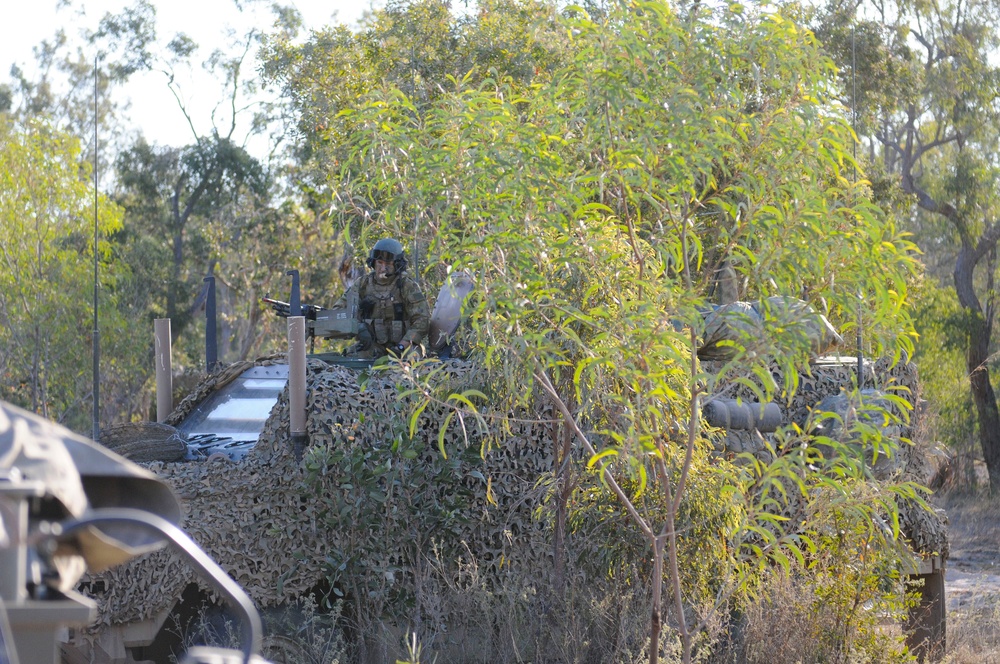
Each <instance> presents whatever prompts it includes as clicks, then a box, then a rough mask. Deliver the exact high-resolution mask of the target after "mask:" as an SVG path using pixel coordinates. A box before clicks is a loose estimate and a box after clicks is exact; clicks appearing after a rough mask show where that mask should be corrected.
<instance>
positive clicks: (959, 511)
mask: <svg viewBox="0 0 1000 664" xmlns="http://www.w3.org/2000/svg"><path fill="white" fill-rule="evenodd" d="M933 502H934V503H935V504H937V505H938V506H940V507H943V508H944V509H945V511H946V512H947V514H948V539H949V544H950V547H951V553H950V556H949V557H948V561H947V564H946V567H945V594H946V598H947V604H948V648H947V654H946V657H945V662H947V663H948V664H971V663H972V662H977V663H983V664H1000V499H997V498H993V499H991V498H989V497H988V495H987V494H985V493H983V492H951V493H948V494H943V495H938V496H935V497H934V501H933Z"/></svg>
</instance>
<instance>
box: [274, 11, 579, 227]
mask: <svg viewBox="0 0 1000 664" xmlns="http://www.w3.org/2000/svg"><path fill="white" fill-rule="evenodd" d="M450 5H451V3H449V2H446V1H443V0H423V1H420V2H410V1H407V0H394V1H392V2H389V3H387V5H386V6H385V8H383V9H380V10H376V11H375V12H374V13H373V15H372V17H371V18H370V19H369V21H368V23H367V24H366V25H364V26H363V27H361V28H360V29H359V30H357V31H352V30H350V29H348V28H347V27H345V26H332V27H328V28H324V29H322V30H318V31H315V32H313V33H311V35H310V37H309V39H308V40H307V41H306V42H305V43H302V44H299V43H297V42H296V40H295V38H296V37H297V32H295V31H278V32H275V33H273V34H270V35H268V36H267V38H266V39H265V41H264V48H263V49H262V54H261V59H262V60H263V62H264V66H263V76H264V79H265V81H267V82H269V83H270V84H272V85H277V86H280V88H281V90H282V92H283V94H284V96H285V98H286V99H288V100H289V101H290V103H291V105H292V108H293V109H294V114H295V118H296V125H297V136H296V138H297V141H296V144H295V152H296V162H297V163H298V166H297V174H298V175H297V179H298V180H300V184H299V187H300V190H301V191H302V192H303V193H304V194H306V195H307V196H310V197H314V200H315V202H314V204H313V206H314V207H315V208H316V209H317V210H319V209H323V208H324V207H325V206H326V199H325V196H327V195H328V191H329V188H330V187H332V188H334V189H336V188H337V186H338V183H337V182H336V180H335V178H338V177H340V176H341V173H340V169H339V168H336V167H335V166H336V165H337V164H339V163H341V162H342V161H343V160H344V158H345V155H344V153H343V146H344V144H345V141H346V140H347V137H348V136H350V135H351V133H352V132H353V131H354V130H355V126H354V125H353V124H352V121H351V119H350V116H348V115H342V114H341V112H342V111H346V110H350V109H352V108H354V107H355V106H356V104H357V103H358V100H360V99H362V98H364V96H365V95H367V94H369V93H371V92H372V91H374V90H378V89H382V88H384V87H385V86H394V87H395V88H396V89H398V90H400V91H401V92H402V93H404V94H405V95H406V96H407V98H408V99H409V100H410V101H411V102H412V103H413V105H414V107H415V112H419V109H422V108H425V107H426V106H427V105H428V104H429V103H431V102H433V101H434V100H435V99H437V98H438V97H439V96H440V95H441V94H442V92H443V91H444V89H445V86H446V85H447V81H448V79H449V78H453V79H461V78H463V77H466V76H470V77H471V78H470V84H475V82H478V81H482V80H484V79H486V78H489V77H492V76H495V75H500V76H504V77H509V78H510V79H511V80H512V81H516V82H517V83H518V84H519V85H518V88H520V87H521V86H528V85H530V84H531V82H532V81H533V80H535V79H536V78H537V77H545V76H547V75H548V74H549V73H550V72H551V70H552V69H553V68H555V67H556V66H557V64H558V63H559V62H561V59H562V57H563V53H564V51H565V48H566V38H565V34H564V33H563V32H562V31H561V30H560V29H559V28H558V25H557V22H556V18H557V14H556V11H555V8H554V7H553V6H552V5H550V4H548V3H546V2H539V1H538V0H488V1H486V2H479V3H477V5H476V11H475V12H474V13H471V14H470V15H469V16H467V17H465V18H457V17H456V16H455V15H454V14H453V13H452V12H451V9H450ZM331 166H334V168H331ZM317 198H318V200H316V199H317ZM355 203H356V202H355V201H344V202H343V203H342V205H341V206H338V207H340V208H343V209H348V210H352V211H353V210H354V208H353V205H354V204H355ZM362 212H363V210H362Z"/></svg>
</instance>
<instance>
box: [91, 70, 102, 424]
mask: <svg viewBox="0 0 1000 664" xmlns="http://www.w3.org/2000/svg"><path fill="white" fill-rule="evenodd" d="M98 57H99V56H96V55H95V56H94V335H93V340H94V435H93V438H94V441H99V440H100V436H101V332H100V329H99V328H98V327H97V292H98V282H97V241H98V235H97V168H98V163H97V162H98V154H99V153H98V143H97V59H98Z"/></svg>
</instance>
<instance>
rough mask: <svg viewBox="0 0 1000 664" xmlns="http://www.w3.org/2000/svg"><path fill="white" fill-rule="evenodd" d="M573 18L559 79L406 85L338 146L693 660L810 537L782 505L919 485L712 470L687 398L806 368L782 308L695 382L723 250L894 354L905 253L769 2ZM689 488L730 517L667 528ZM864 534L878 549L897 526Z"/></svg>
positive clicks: (753, 273)
mask: <svg viewBox="0 0 1000 664" xmlns="http://www.w3.org/2000/svg"><path fill="white" fill-rule="evenodd" d="M562 26H563V30H564V31H565V32H566V33H567V34H571V35H573V40H572V44H571V48H569V49H568V51H567V58H566V62H565V65H564V66H563V67H557V68H555V70H554V71H553V72H551V74H550V75H548V76H546V77H545V78H544V79H541V80H535V81H534V83H535V84H534V85H532V86H524V85H522V83H521V81H519V80H517V79H516V78H512V77H508V76H505V72H504V71H503V70H497V71H495V72H491V74H492V75H491V76H490V77H486V78H479V77H477V76H476V74H475V72H473V73H472V74H469V75H467V76H455V77H452V78H450V79H449V80H448V81H447V84H446V82H445V81H439V82H438V85H439V86H440V87H441V88H442V91H441V92H440V93H439V94H438V95H437V96H436V98H434V99H432V100H428V101H427V102H426V103H423V100H421V102H420V103H419V104H418V103H417V102H415V101H414V100H413V99H411V96H410V95H409V94H408V93H407V87H406V83H405V81H401V82H396V84H395V85H391V86H385V87H378V88H373V89H372V90H371V92H370V93H369V94H368V95H366V96H365V97H364V98H363V99H362V100H361V103H357V104H355V105H354V107H353V108H346V109H343V110H341V111H340V117H341V118H343V123H344V125H343V126H346V127H350V131H349V132H347V133H346V134H345V135H346V136H347V137H349V139H350V141H351V142H350V152H349V154H348V155H347V156H346V157H345V158H344V161H343V163H342V164H339V165H340V166H341V170H340V174H341V175H340V178H339V182H340V185H339V187H340V188H339V190H338V191H337V195H338V197H339V198H340V199H342V200H352V201H353V200H361V201H363V202H365V203H366V204H367V205H370V206H372V207H373V208H376V209H378V210H379V211H380V215H378V216H377V217H376V218H375V219H374V223H375V225H376V226H377V227H378V229H379V231H380V232H387V233H390V234H392V235H394V236H396V237H400V238H408V239H413V240H415V241H419V242H421V243H426V244H428V245H429V246H430V256H431V259H432V261H431V262H432V269H429V270H427V272H426V274H427V275H430V276H433V275H435V274H442V273H444V272H447V271H449V270H451V271H459V270H467V271H469V272H470V273H472V274H473V275H474V277H475V279H476V282H477V285H478V289H477V295H475V296H474V299H473V302H472V303H471V305H470V306H471V307H472V309H473V313H472V314H471V315H470V325H471V330H470V336H471V342H470V343H472V344H473V348H474V351H473V352H474V354H475V355H476V357H477V358H478V359H480V360H481V361H482V362H483V363H484V364H485V365H486V367H488V369H489V370H490V375H491V376H492V382H491V383H490V386H489V387H490V389H489V400H490V405H491V412H493V413H496V412H500V413H504V412H506V413H535V412H538V411H539V410H543V411H544V412H547V413H551V414H552V415H550V417H554V418H555V419H556V420H557V421H558V423H559V425H560V427H561V428H562V431H561V433H559V434H557V435H556V436H554V441H553V444H554V445H556V446H557V448H558V451H557V454H556V458H557V459H562V460H564V461H565V462H566V463H565V464H562V467H563V468H568V469H569V470H568V471H565V472H564V471H562V470H561V471H560V472H559V474H558V475H557V477H555V478H552V486H554V492H555V494H556V495H558V496H560V497H561V499H560V500H559V501H557V502H564V501H565V499H566V497H567V496H568V495H570V494H572V493H573V492H574V490H575V488H576V487H578V486H580V483H581V482H586V481H592V482H593V483H594V486H600V487H603V488H604V490H605V491H607V492H609V493H610V495H612V496H614V497H615V499H616V500H617V501H618V502H619V505H620V506H621V512H622V515H623V516H622V518H626V519H628V520H629V523H631V524H632V526H633V527H634V528H635V529H636V531H637V532H639V533H640V534H641V539H642V541H643V542H644V543H645V547H646V548H645V549H642V550H643V551H644V555H646V556H648V555H649V551H650V550H651V551H652V570H651V574H650V579H651V581H650V592H651V595H652V598H653V601H652V612H651V619H650V625H651V627H650V643H651V647H650V653H649V658H650V661H651V662H656V661H657V658H658V654H659V652H660V646H661V638H662V637H663V634H662V632H661V628H662V627H663V626H664V625H667V624H669V625H670V626H671V627H672V628H673V629H674V630H675V632H676V635H677V637H678V638H679V640H680V642H681V645H682V652H683V656H684V660H685V661H691V658H692V657H693V656H694V649H695V641H696V638H695V637H696V635H697V633H698V632H699V630H700V628H701V627H702V626H703V625H704V622H703V621H702V620H700V619H699V617H694V616H693V610H694V609H693V607H695V606H700V605H701V604H700V603H701V602H707V605H708V607H709V610H708V612H707V613H708V614H712V613H713V611H714V610H716V609H718V608H719V606H720V604H718V603H716V602H717V601H718V600H717V599H714V600H713V599H712V598H713V597H714V598H719V597H722V598H725V597H729V596H730V595H731V593H733V592H736V589H737V588H739V587H740V585H741V583H742V584H746V583H749V579H750V578H752V577H753V576H754V575H755V574H759V573H760V572H761V570H763V569H766V568H767V567H768V566H770V565H771V564H775V563H776V564H779V565H782V566H784V567H785V569H788V566H789V565H790V562H789V561H790V560H791V559H792V558H793V557H800V558H804V552H806V551H807V550H809V549H810V546H811V544H810V543H811V542H817V541H819V538H818V537H815V538H814V537H813V536H814V535H815V533H814V532H813V531H810V530H809V526H801V524H794V525H783V523H784V517H783V516H782V512H781V510H782V509H783V507H784V506H785V505H786V504H785V502H784V501H785V500H802V501H804V502H805V503H806V504H812V505H819V504H821V503H822V502H823V501H822V496H823V495H825V494H826V492H827V491H828V490H829V489H830V488H831V487H832V486H836V487H837V489H835V491H838V492H840V493H838V495H839V496H843V497H846V503H844V504H843V505H842V507H843V509H845V510H846V511H847V512H848V513H850V514H852V515H853V518H854V519H855V520H854V521H853V522H854V523H856V524H858V526H857V527H859V528H861V529H866V528H868V526H870V523H871V522H870V519H869V517H871V516H872V515H873V513H874V512H875V511H878V510H885V511H886V512H887V513H893V512H894V510H895V509H896V508H895V499H896V495H897V492H898V493H900V494H906V495H911V496H912V495H913V488H912V487H892V486H890V487H883V488H879V487H874V488H872V491H874V496H875V497H874V498H872V497H871V495H868V497H866V498H865V499H862V500H854V499H852V498H849V496H851V495H853V489H852V487H859V486H862V485H865V484H866V475H865V473H866V471H865V470H864V463H863V462H862V459H860V458H859V454H860V453H859V452H858V450H857V449H856V448H851V447H850V446H838V445H835V446H834V449H835V450H836V451H835V452H832V453H831V454H830V455H829V456H826V457H823V456H822V455H819V456H817V455H816V454H815V449H816V448H814V447H811V446H810V443H811V441H812V439H811V437H810V436H808V435H806V434H804V433H802V432H801V431H794V430H788V431H786V432H785V434H783V435H784V436H785V438H784V439H783V441H782V442H783V443H784V445H782V446H781V447H779V448H777V449H775V450H774V452H775V457H774V458H773V459H772V460H771V463H760V462H759V460H752V459H748V458H744V459H742V462H741V464H737V465H730V464H728V463H725V462H718V461H716V462H713V461H712V460H711V454H710V453H709V451H708V450H707V447H706V438H705V435H704V432H703V431H702V428H701V424H700V421H699V412H700V406H701V405H703V404H704V403H706V402H707V400H710V399H713V398H717V397H718V395H720V394H726V393H727V392H728V391H730V390H733V389H735V386H742V387H744V388H746V389H750V390H752V391H754V393H756V394H757V395H758V397H759V398H760V399H762V400H766V399H769V398H771V397H772V396H774V395H776V394H781V395H783V396H787V395H790V394H791V393H793V392H794V391H795V389H796V385H797V377H798V375H799V373H800V371H804V370H805V367H806V364H807V362H808V357H809V350H808V346H809V344H808V342H807V340H806V334H805V331H804V325H806V322H805V321H804V320H803V318H802V316H801V313H799V314H796V313H794V312H792V313H789V312H788V311H785V312H781V311H774V312H772V314H771V315H772V317H773V318H774V321H773V322H774V323H775V324H776V326H777V331H776V333H775V334H774V336H773V337H768V338H754V339H750V338H747V339H743V340H742V342H739V343H737V344H736V347H737V349H738V351H739V352H738V354H737V358H736V359H735V360H733V361H731V362H728V363H725V364H724V365H723V366H722V367H721V368H717V371H714V372H708V371H706V370H704V369H703V368H702V367H701V366H700V364H699V362H698V360H697V357H696V349H697V346H698V341H699V337H700V335H702V334H703V333H704V320H703V315H702V311H703V310H704V309H706V308H707V307H709V304H710V302H709V299H708V292H709V287H710V285H711V281H712V275H713V274H714V273H715V271H716V268H717V267H719V266H720V265H721V264H722V263H723V261H728V262H729V263H730V264H731V265H732V266H733V267H734V269H735V270H736V271H737V272H738V274H739V277H740V281H741V288H742V295H743V296H744V297H746V298H747V299H757V298H764V297H766V296H772V295H785V296H799V295H805V296H806V297H807V298H808V299H809V301H810V302H811V303H812V304H813V305H814V306H816V307H817V308H819V309H820V310H822V311H824V312H826V313H828V314H829V315H830V316H831V317H832V318H833V319H834V320H835V321H837V322H838V323H840V324H842V326H844V327H848V328H849V327H850V326H851V325H853V324H854V323H853V321H854V317H855V311H856V309H857V297H858V293H859V292H861V293H863V294H864V296H865V298H866V301H867V302H869V303H870V306H869V308H868V312H867V314H866V320H865V329H866V330H867V332H868V335H867V338H866V341H867V343H868V348H869V350H870V351H871V353H872V354H875V355H880V354H882V353H883V352H890V353H893V352H894V353H895V354H896V357H897V358H898V357H899V355H900V354H901V353H902V352H904V351H907V352H908V351H911V350H912V343H911V341H910V339H909V337H908V334H909V332H910V330H911V323H910V321H909V319H908V316H907V314H906V311H905V309H904V303H905V298H906V289H907V279H908V278H909V277H910V276H911V275H912V273H913V270H914V266H915V261H914V259H913V256H912V246H911V245H910V244H909V243H908V242H907V241H906V240H905V238H904V237H903V236H902V235H901V234H900V233H899V232H898V231H897V230H896V228H895V225H894V223H893V221H892V219H891V218H889V217H886V216H885V215H883V214H882V212H881V211H880V210H879V209H878V208H877V207H875V206H874V205H872V204H871V203H870V200H869V198H868V188H867V187H868V184H867V182H865V181H863V180H861V181H859V182H857V183H854V182H852V180H851V178H850V173H851V171H852V166H853V161H852V159H851V149H850V146H851V136H852V135H851V132H850V126H849V123H847V122H846V120H845V118H844V117H843V116H842V114H841V113H839V112H838V109H837V106H836V105H835V103H834V100H832V99H831V98H830V91H831V90H833V89H834V87H835V86H834V79H833V75H834V70H833V67H832V64H831V62H830V61H829V60H827V59H825V58H824V57H823V56H822V55H821V53H820V51H819V49H818V46H817V44H816V42H815V41H814V39H813V38H812V35H811V33H809V32H808V31H807V30H804V29H802V28H801V27H800V26H798V25H796V24H795V23H794V22H793V21H791V20H789V19H788V18H787V17H786V16H784V15H783V14H782V13H781V12H778V11H775V12H760V13H758V12H755V11H753V10H752V9H748V8H745V7H743V6H740V5H733V6H730V7H728V8H725V9H722V10H717V11H714V10H710V9H707V8H704V7H702V6H700V5H696V6H695V7H694V8H692V9H691V10H690V12H687V13H684V12H679V11H678V10H676V9H675V8H674V7H672V6H670V5H667V4H663V3H658V2H650V3H641V4H637V3H621V4H616V5H614V6H612V7H611V8H609V10H608V14H607V16H606V17H605V19H604V20H603V21H594V20H591V19H589V18H588V17H586V16H583V15H579V14H577V13H575V12H570V15H569V17H568V18H567V19H566V22H565V23H563V24H562ZM314 110H316V112H323V104H322V103H320V104H318V108H317V109H314ZM413 219H417V220H418V225H417V226H416V227H414V226H413V225H411V224H412V220H413ZM798 311H800V312H801V310H798ZM774 365H777V366H778V367H779V368H780V371H779V373H780V375H781V376H783V382H782V383H780V384H777V383H775V382H774V379H773V377H772V376H773V374H772V370H773V368H774ZM751 376H755V377H756V379H755V380H751V378H750V377H751ZM414 389H415V390H417V392H418V393H420V394H423V395H425V399H426V402H430V401H432V400H438V401H439V402H441V403H445V404H450V405H451V406H452V407H453V411H452V414H451V416H449V417H447V418H445V420H444V422H443V423H442V426H443V427H445V428H447V427H448V426H459V424H458V422H461V426H463V427H465V426H467V425H468V418H475V417H476V415H475V413H474V412H472V410H471V409H469V406H470V405H471V401H472V399H475V398H477V397H476V396H475V395H471V394H468V393H466V394H459V395H446V396H437V395H434V394H433V393H432V392H431V391H430V388H429V387H428V386H427V385H425V384H419V383H418V385H417V386H416V387H415V388H414ZM478 398H483V397H482V396H480V397H478ZM897 405H900V406H902V405H903V404H902V402H897ZM494 433H495V434H496V436H497V440H502V433H503V431H502V427H499V430H497V429H494ZM869 433H873V432H870V431H869ZM870 440H872V441H874V444H875V449H876V450H887V451H890V452H891V450H892V449H893V448H892V444H891V442H889V441H886V440H882V439H881V438H879V436H878V434H877V433H876V434H874V438H872V439H870ZM574 450H576V451H574ZM806 450H813V451H812V452H807V451H806ZM852 450H853V451H852ZM581 455H582V457H583V458H584V459H586V463H585V464H583V465H575V464H573V463H572V460H573V459H574V458H578V457H579V456H581ZM588 478H589V479H588ZM837 478H839V479H837ZM715 483H717V484H715ZM694 486H699V487H701V488H705V487H707V486H714V487H715V489H714V495H717V496H722V497H724V500H723V503H724V505H723V506H722V507H721V509H723V510H725V511H726V513H727V514H731V515H733V517H734V518H733V520H729V519H728V518H727V519H723V523H722V524H719V527H720V528H721V531H719V532H717V531H713V532H712V533H711V534H709V533H707V532H704V531H700V530H698V529H699V528H703V527H704V526H705V522H697V521H696V522H694V523H691V522H685V523H684V528H685V529H682V527H681V526H680V525H679V524H680V519H681V518H682V516H681V515H682V514H685V513H688V512H685V510H684V509H683V507H684V506H690V503H688V502H686V501H689V500H691V497H690V492H691V491H692V487H694ZM869 486H871V485H869ZM792 494H794V496H795V498H790V497H789V496H790V495H792ZM858 495H860V493H859V494H858ZM649 496H653V497H652V498H651V497H649ZM838 502H839V501H838ZM815 509H822V508H820V507H816V508H815ZM835 509H841V508H840V507H838V508H835ZM858 515H867V516H865V517H861V518H860V519H857V516H858ZM556 520H557V524H558V521H559V519H558V517H557V519H556ZM866 523H867V524H868V525H865V524H866ZM564 525H565V524H564ZM800 526H801V527H805V528H806V531H805V532H800V531H797V530H796V529H795V528H797V527H800ZM558 528H559V526H558V525H557V530H558ZM681 532H684V533H687V535H685V536H681ZM707 537H710V538H713V539H714V538H716V537H719V538H720V539H721V540H722V542H721V543H718V544H717V546H719V547H722V550H723V551H725V553H720V552H719V550H718V549H716V554H717V555H720V556H721V557H722V558H723V559H724V560H725V565H726V567H725V569H726V570H727V572H726V573H725V574H723V575H716V576H715V577H713V578H714V582H713V584H714V585H711V587H710V588H709V589H708V590H707V592H705V591H706V589H705V588H703V587H702V588H701V590H700V591H699V590H698V588H699V587H700V586H698V585H697V584H690V583H688V581H689V580H690V575H692V574H694V572H692V571H691V567H688V566H686V565H687V563H690V564H691V565H692V566H698V565H699V564H705V556H704V555H702V556H699V555H695V554H692V553H691V551H692V550H691V549H689V548H687V547H689V546H694V547H696V548H697V545H698V543H702V544H706V545H707V546H709V547H711V545H710V544H707V543H706V541H705V538H707ZM865 537H866V538H870V540H869V541H871V542H872V543H873V546H875V547H876V549H879V550H883V551H893V550H894V548H893V544H892V542H891V540H892V539H893V537H898V532H897V533H895V534H890V535H888V536H887V535H886V533H885V532H884V531H878V532H876V530H865ZM558 539H559V536H558V532H557V534H556V540H557V541H558ZM559 553H560V552H559V551H558V550H557V551H556V561H557V562H556V576H557V578H556V579H555V581H556V583H555V584H554V585H555V586H556V588H557V589H558V586H559V583H560V580H559V578H558V575H559V574H558V569H559V568H558V565H559V562H558V559H559ZM639 555H643V554H639ZM682 561H683V563H684V564H682ZM664 581H666V589H667V593H668V595H667V599H666V604H664V601H665V600H664V599H663V584H664ZM699 592H703V593H705V594H699ZM665 606H668V607H669V610H670V614H671V616H670V619H669V621H668V620H667V619H666V613H667V610H666V609H665V608H664V607H665ZM701 618H704V615H703V616H701ZM843 647H844V648H845V649H850V647H851V644H850V643H846V644H844V646H843Z"/></svg>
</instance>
